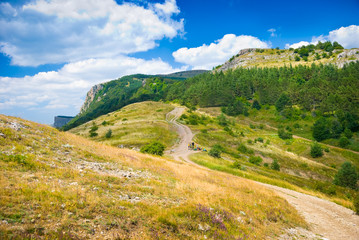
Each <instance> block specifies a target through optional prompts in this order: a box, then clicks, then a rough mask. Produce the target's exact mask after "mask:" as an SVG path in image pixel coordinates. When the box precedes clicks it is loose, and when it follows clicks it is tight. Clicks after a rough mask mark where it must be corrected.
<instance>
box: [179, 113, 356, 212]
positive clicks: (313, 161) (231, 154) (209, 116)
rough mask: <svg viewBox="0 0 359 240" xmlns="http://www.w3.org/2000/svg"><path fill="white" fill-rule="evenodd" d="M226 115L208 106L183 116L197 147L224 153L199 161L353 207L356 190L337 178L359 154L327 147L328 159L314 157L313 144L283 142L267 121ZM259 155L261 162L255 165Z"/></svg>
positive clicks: (195, 158) (204, 156) (196, 159)
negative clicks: (337, 182) (276, 167)
mask: <svg viewBox="0 0 359 240" xmlns="http://www.w3.org/2000/svg"><path fill="white" fill-rule="evenodd" d="M265 114H266V110H260V111H258V112H257V114H256V116H263V115H265ZM267 114H268V113H267ZM220 115H221V111H220V108H202V109H200V110H198V111H197V112H195V113H193V112H192V113H187V114H186V115H185V116H183V117H182V118H181V119H182V120H181V121H182V123H185V124H189V126H190V127H191V129H192V130H193V131H194V132H195V133H196V136H195V142H196V143H197V144H199V145H200V146H202V147H205V148H206V149H211V148H213V147H215V145H217V148H219V149H220V152H222V153H221V157H220V158H214V157H211V156H209V155H208V154H207V153H201V154H199V155H193V156H192V160H193V161H194V162H196V163H198V164H201V165H204V166H206V167H209V168H211V169H216V170H220V171H224V172H229V173H231V174H234V175H238V176H243V177H246V178H250V179H254V180H257V181H261V182H265V183H270V184H274V185H278V186H283V187H286V188H290V189H295V190H297V191H298V190H299V191H309V192H311V194H314V195H318V194H319V195H318V196H320V195H321V197H324V198H328V199H331V200H332V201H335V202H337V203H340V204H342V205H344V206H347V207H352V203H351V201H352V197H353V196H354V194H355V191H354V190H350V189H348V188H343V187H339V186H336V185H334V184H333V178H334V176H335V174H336V173H337V171H338V169H339V168H340V166H341V164H343V163H344V162H345V161H350V162H352V163H353V164H354V165H355V166H356V167H357V168H359V154H358V153H354V152H351V151H349V150H344V149H339V148H335V147H331V146H326V145H323V146H322V147H323V149H325V151H323V152H324V156H322V157H319V158H313V157H311V155H310V148H311V145H312V144H313V141H311V140H308V139H304V138H293V139H289V140H283V139H281V138H279V136H278V131H277V130H276V129H275V128H273V127H272V126H270V125H268V124H265V121H263V122H262V123H261V122H255V121H253V120H251V119H250V118H248V117H243V116H241V117H228V116H224V115H222V116H224V118H225V120H223V119H222V120H219V118H218V116H220ZM252 115H254V114H253V113H252ZM267 116H268V115H267ZM193 119H196V120H193ZM218 145H220V146H219V147H218ZM258 157H259V158H260V162H259V163H257V164H256V163H253V162H251V161H253V160H255V159H258ZM274 160H276V161H277V162H278V164H279V166H280V171H276V170H273V169H272V168H271V165H272V163H273V161H274Z"/></svg>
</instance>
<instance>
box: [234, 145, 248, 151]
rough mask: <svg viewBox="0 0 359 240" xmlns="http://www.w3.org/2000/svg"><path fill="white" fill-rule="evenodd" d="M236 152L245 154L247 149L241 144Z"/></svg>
mask: <svg viewBox="0 0 359 240" xmlns="http://www.w3.org/2000/svg"><path fill="white" fill-rule="evenodd" d="M237 150H238V152H241V153H247V152H248V148H247V147H246V145H244V144H243V143H241V144H240V145H239V146H238V148H237Z"/></svg>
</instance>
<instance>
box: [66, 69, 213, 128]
mask: <svg viewBox="0 0 359 240" xmlns="http://www.w3.org/2000/svg"><path fill="white" fill-rule="evenodd" d="M205 72H208V71H206V70H193V71H184V72H176V73H172V74H166V75H160V74H158V75H146V74H134V75H128V76H124V77H121V78H119V79H117V80H112V81H109V82H106V83H101V84H97V85H95V86H93V87H92V88H91V89H90V91H89V92H88V93H87V96H86V100H85V102H84V104H83V105H82V107H81V110H80V113H79V114H78V115H77V116H76V117H75V118H74V119H73V120H71V121H70V122H69V123H68V124H66V125H65V126H64V127H63V129H64V130H69V129H71V128H74V127H76V126H78V125H80V124H82V123H85V122H88V121H90V120H92V119H94V118H96V117H99V116H101V115H103V114H107V113H109V112H112V111H115V110H117V109H120V108H122V107H124V106H126V105H128V104H131V103H135V102H142V101H146V100H154V101H158V100H160V99H163V96H164V94H165V92H166V90H167V88H168V87H169V86H170V85H172V84H174V83H176V82H179V81H183V80H185V79H186V78H189V77H194V76H197V75H199V74H203V73H205Z"/></svg>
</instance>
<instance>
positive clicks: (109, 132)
mask: <svg viewBox="0 0 359 240" xmlns="http://www.w3.org/2000/svg"><path fill="white" fill-rule="evenodd" d="M111 136H112V130H111V129H109V130H108V131H107V132H106V135H105V137H106V138H111Z"/></svg>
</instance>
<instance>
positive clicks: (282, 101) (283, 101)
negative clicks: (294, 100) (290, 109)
mask: <svg viewBox="0 0 359 240" xmlns="http://www.w3.org/2000/svg"><path fill="white" fill-rule="evenodd" d="M290 104H291V101H290V98H289V96H288V94H286V93H284V92H283V93H282V94H281V95H280V97H279V98H278V100H277V101H276V102H275V107H276V109H277V111H278V112H281V111H282V110H283V109H284V108H285V107H286V106H288V105H290Z"/></svg>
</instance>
